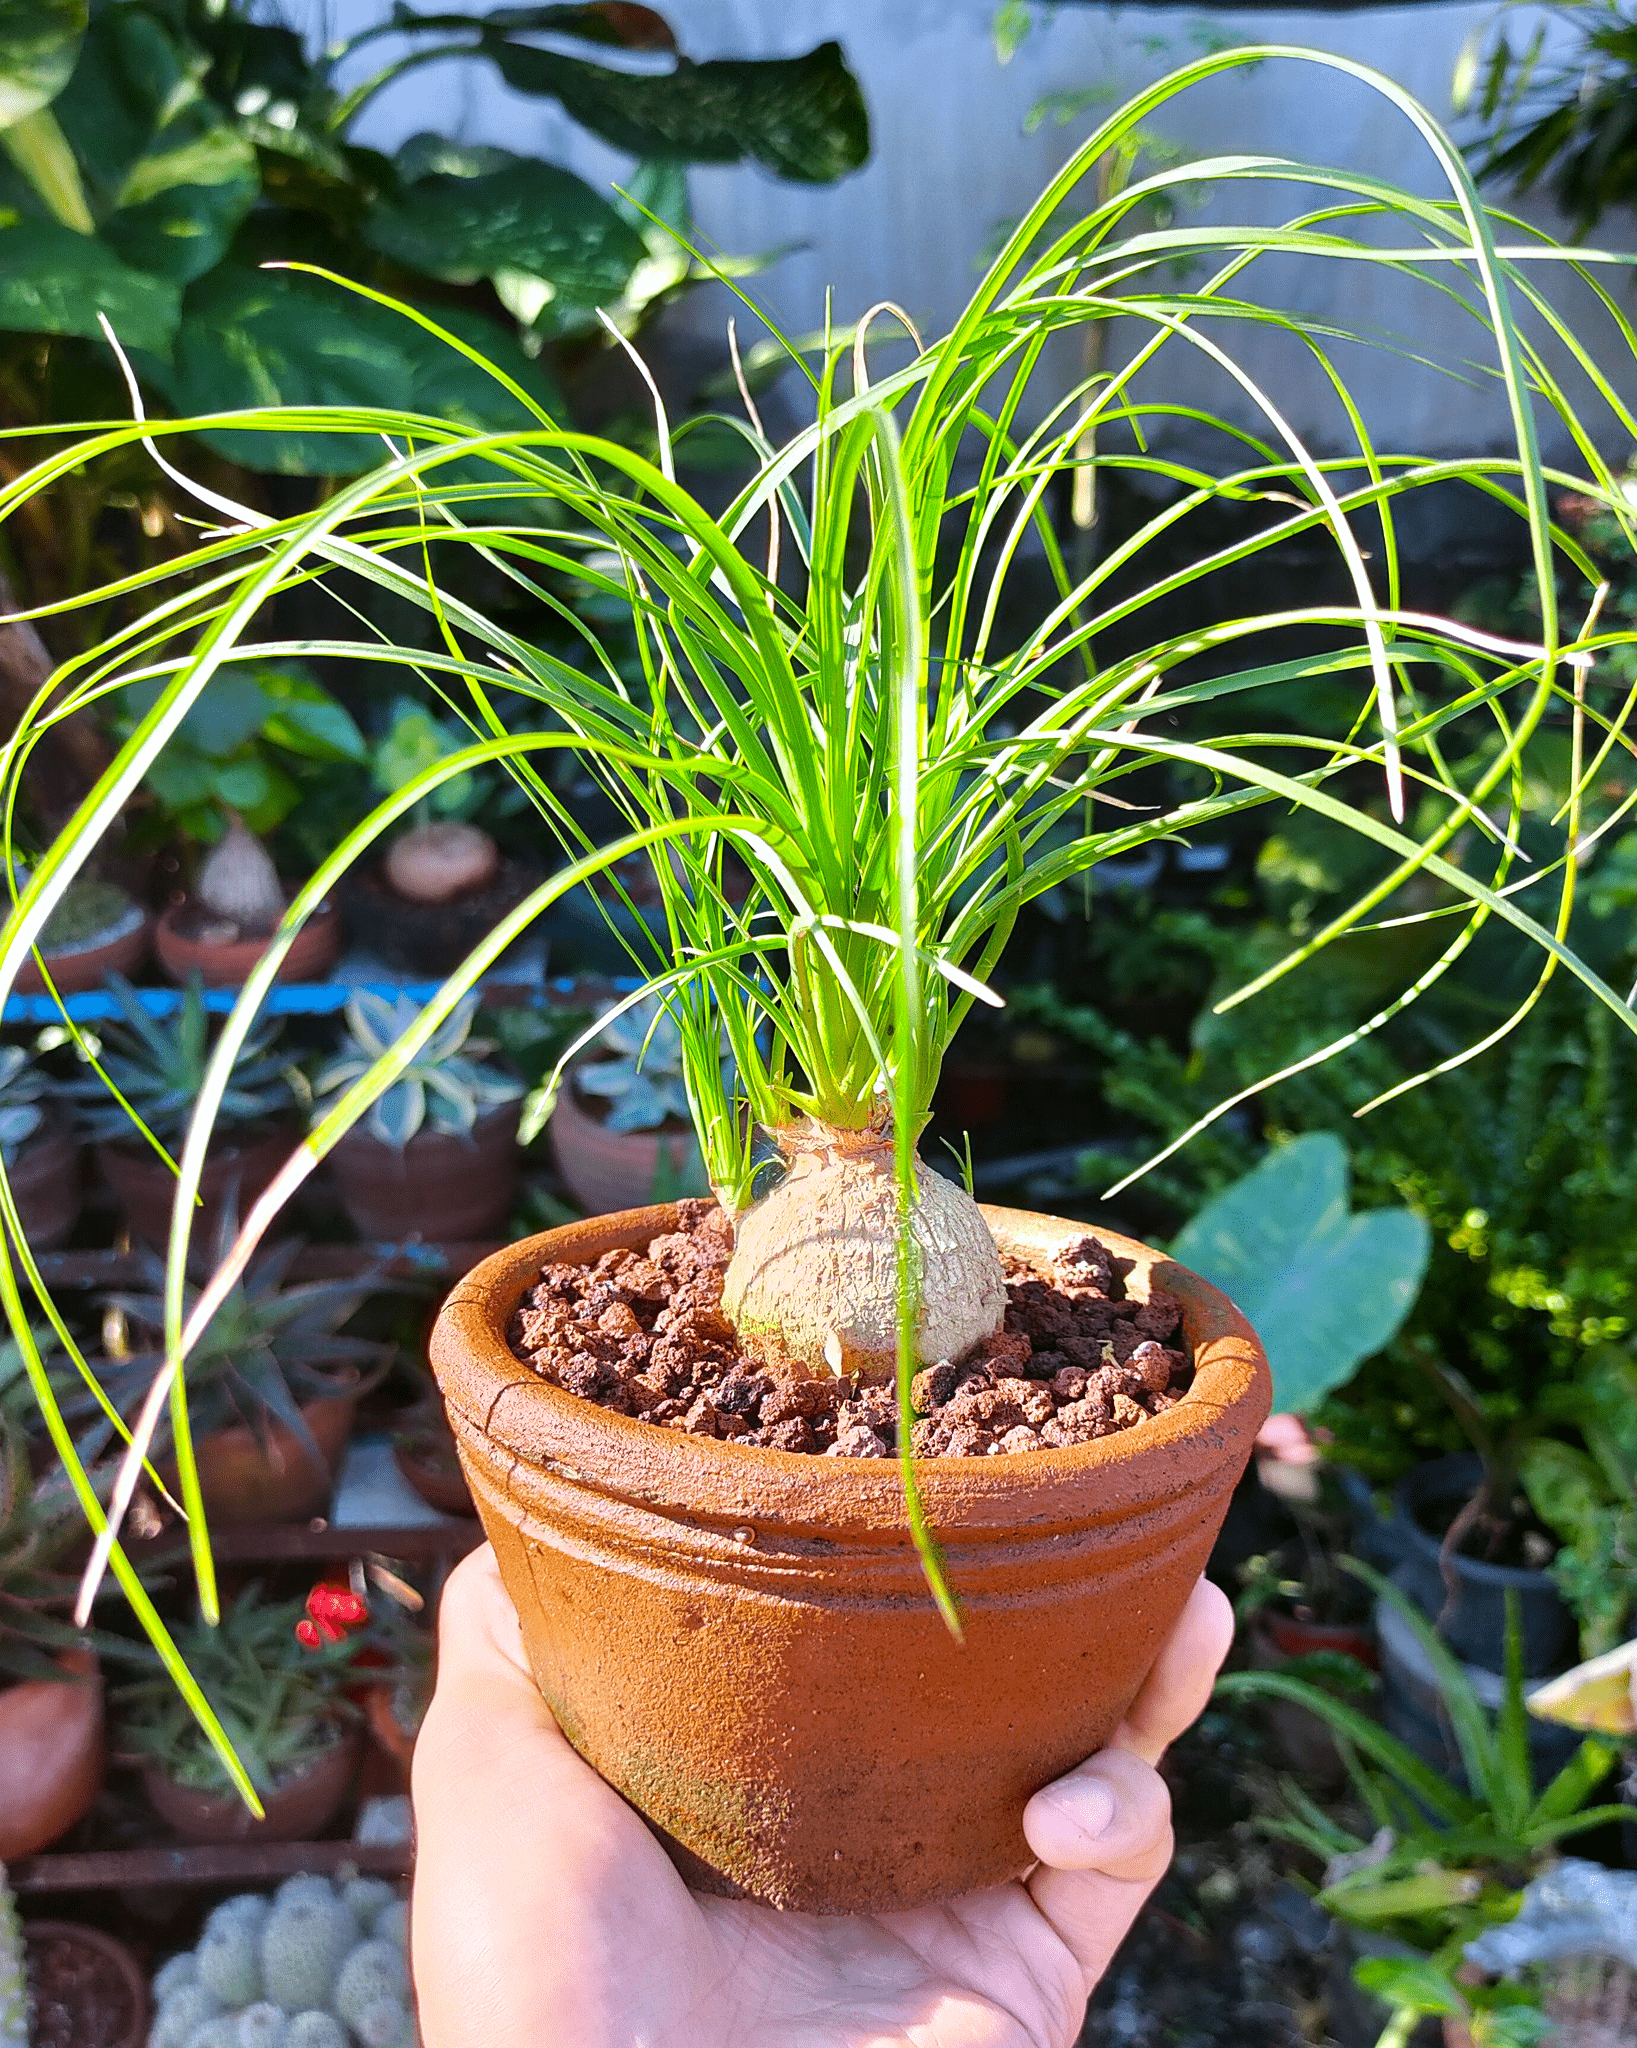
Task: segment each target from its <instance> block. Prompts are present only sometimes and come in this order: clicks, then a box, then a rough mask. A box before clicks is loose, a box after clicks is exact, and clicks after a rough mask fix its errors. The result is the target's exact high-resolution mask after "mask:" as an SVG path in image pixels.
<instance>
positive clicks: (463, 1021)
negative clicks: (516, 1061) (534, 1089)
mask: <svg viewBox="0 0 1637 2048" xmlns="http://www.w3.org/2000/svg"><path fill="white" fill-rule="evenodd" d="M344 1015H345V1017H346V1023H347V1043H346V1045H345V1047H344V1048H343V1049H342V1051H341V1052H340V1053H338V1054H337V1056H336V1057H335V1058H334V1059H333V1060H331V1061H330V1062H329V1063H328V1064H327V1065H326V1066H324V1067H322V1068H321V1069H320V1070H319V1072H318V1073H317V1074H316V1075H315V1076H314V1077H313V1095H314V1098H315V1102H316V1104H317V1112H318V1115H319V1116H320V1117H322V1116H323V1114H324V1105H325V1104H326V1102H329V1101H331V1100H333V1099H334V1098H335V1097H337V1096H339V1095H341V1094H343V1093H344V1092H345V1091H346V1090H347V1089H348V1088H350V1087H351V1086H352V1084H353V1083H354V1082H355V1081H357V1080H359V1079H360V1078H361V1077H362V1076H363V1075H365V1074H367V1073H368V1072H369V1071H370V1069H371V1068H372V1067H373V1066H374V1065H375V1063H376V1061H377V1060H379V1059H381V1058H383V1057H384V1056H385V1055H386V1054H387V1053H389V1052H390V1051H391V1049H392V1047H393V1046H394V1045H395V1044H396V1043H397V1041H398V1040H399V1039H400V1038H401V1037H402V1036H403V1034H404V1033H405V1032H406V1031H408V1030H409V1029H410V1028H411V1027H412V1026H413V1025H414V1023H415V1020H416V1017H417V1016H418V1015H419V1006H418V1005H417V1004H416V1003H414V1002H412V1001H411V1000H410V998H409V997H408V996H402V995H399V996H380V995H374V994H372V993H371V992H370V991H369V990H368V989H360V990H359V991H358V993H357V994H356V995H355V996H353V997H352V998H351V999H350V1001H349V1002H348V1004H347V1007H346V1010H345V1012H344ZM476 1016H477V997H476V996H475V995H471V996H468V997H467V998H466V999H465V1001H464V1002H461V1003H458V1004H457V1005H456V1006H455V1008H454V1010H453V1011H452V1012H451V1013H450V1014H449V1015H448V1016H447V1017H446V1018H445V1019H444V1020H443V1022H442V1023H441V1024H440V1025H439V1026H438V1028H437V1030H436V1031H434V1032H433V1034H432V1035H431V1037H430V1038H429V1039H427V1041H426V1043H425V1044H424V1045H423V1046H422V1047H421V1049H420V1051H419V1052H418V1053H417V1054H416V1055H415V1057H414V1059H413V1060H412V1061H411V1062H410V1063H409V1065H408V1066H406V1067H405V1068H404V1069H403V1070H402V1071H401V1072H400V1073H399V1075H398V1078H397V1079H396V1080H395V1081H394V1082H393V1083H392V1086H391V1087H390V1088H388V1089H387V1090H386V1091H385V1092H384V1093H383V1094H381V1095H379V1096H377V1098H376V1100H375V1102H374V1104H373V1105H372V1107H371V1109H370V1112H369V1115H368V1117H367V1118H366V1120H365V1128H366V1129H367V1130H369V1131H370V1133H371V1134H372V1135H373V1136H375V1137H377V1138H379V1139H380V1141H381V1143H382V1144H383V1145H390V1146H392V1147H393V1149H394V1150H395V1151H399V1152H401V1151H402V1150H403V1148H404V1147H405V1146H406V1145H407V1144H408V1143H409V1141H410V1139H411V1138H413V1137H414V1135H415V1133H416V1132H417V1131H419V1130H422V1129H426V1130H429V1131H438V1132H441V1133H444V1134H445V1135H448V1136H455V1137H462V1136H466V1135H468V1134H469V1133H470V1132H471V1130H472V1127H473V1126H474V1125H475V1124H476V1122H477V1120H478V1118H479V1117H480V1116H481V1115H482V1114H483V1113H484V1111H485V1110H490V1109H498V1108H499V1107H500V1105H501V1104H502V1103H503V1102H516V1101H517V1100H518V1098H519V1097H520V1096H521V1095H522V1093H523V1084H522V1082H521V1081H519V1080H518V1079H517V1078H516V1076H515V1075H513V1074H504V1073H500V1072H499V1071H497V1070H496V1069H495V1068H493V1067H490V1066H487V1065H486V1064H485V1062H486V1061H487V1060H488V1057H489V1055H490V1054H491V1053H492V1052H493V1051H494V1046H493V1045H492V1044H491V1043H490V1042H489V1041H488V1040H487V1039H481V1038H474V1037H473V1036H472V1024H473V1022H474V1020H475V1018H476Z"/></svg>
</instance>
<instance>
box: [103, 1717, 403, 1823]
mask: <svg viewBox="0 0 1637 2048" xmlns="http://www.w3.org/2000/svg"><path fill="white" fill-rule="evenodd" d="M363 1748H364V1730H363V1726H362V1724H361V1723H359V1722H357V1721H345V1722H342V1723H341V1724H340V1725H339V1728H338V1730H337V1734H336V1739H335V1741H334V1742H333V1743H331V1745H330V1747H329V1748H328V1749H326V1750H323V1751H322V1752H321V1753H320V1754H319V1755H318V1756H315V1757H314V1758H313V1760H312V1762H311V1763H309V1764H304V1765H303V1766H302V1768H301V1769H300V1770H299V1771H296V1772H294V1773H293V1774H292V1775H291V1776H290V1777H288V1778H285V1779H284V1780H282V1782H280V1783H279V1784H277V1785H275V1786H274V1787H273V1789H272V1790H271V1791H270V1792H264V1793H263V1794H262V1796H261V1803H262V1805H263V1807H264V1808H265V1809H266V1815H267V1817H266V1819H265V1820H257V1819H256V1817H255V1815H254V1814H253V1813H252V1812H251V1811H250V1809H249V1807H248V1806H246V1805H245V1803H244V1801H243V1800H242V1799H240V1797H239V1795H238V1793H237V1792H201V1791H198V1790H196V1789H195V1788H194V1787H193V1786H191V1785H178V1784H177V1782H176V1780H175V1779H174V1778H169V1777H167V1776H166V1775H165V1770H164V1767H163V1766H162V1765H160V1764H156V1763H155V1764H148V1765H146V1766H145V1767H144V1769H143V1772H142V1789H143V1790H144V1791H145V1792H146V1793H147V1795H148V1804H149V1805H150V1806H151V1807H152V1808H153V1810H154V1812H155V1813H157V1814H158V1816H159V1818H160V1819H161V1820H162V1821H164V1822H165V1823H166V1825H167V1826H168V1827H170V1828H171V1829H173V1830H174V1831H175V1832H176V1833H177V1834H178V1835H180V1836H181V1837H182V1840H183V1841H184V1842H310V1841H314V1840H316V1839H317V1838H318V1837H319V1836H320V1835H322V1834H323V1832H324V1830H325V1828H327V1827H328V1826H329V1824H330V1822H331V1821H332V1820H334V1818H335V1816H336V1814H337V1813H338V1812H339V1811H340V1810H341V1803H342V1801H343V1800H344V1799H345V1798H346V1796H347V1794H348V1793H349V1792H350V1791H351V1790H352V1787H353V1780H354V1779H355V1778H356V1777H357V1775H358V1763H359V1758H360V1757H361V1756H362V1754H363Z"/></svg>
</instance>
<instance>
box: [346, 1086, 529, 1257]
mask: <svg viewBox="0 0 1637 2048" xmlns="http://www.w3.org/2000/svg"><path fill="white" fill-rule="evenodd" d="M518 1114H519V1105H518V1104H517V1103H515V1102H505V1103H501V1104H500V1105H499V1106H498V1107H496V1108H494V1109H491V1110H490V1111H489V1112H488V1114H487V1115H486V1116H480V1117H479V1118H478V1120H477V1122H476V1124H474V1125H473V1127H472V1130H471V1132H470V1134H469V1135H468V1136H466V1137H461V1136H458V1135H449V1134H446V1133H444V1132H441V1131H426V1130H421V1131H417V1132H416V1133H415V1135H414V1137H412V1138H411V1139H410V1141H409V1143H408V1144H407V1145H405V1146H404V1147H403V1148H402V1149H401V1150H400V1148H399V1147H398V1146H396V1145H388V1144H385V1143H384V1142H383V1141H382V1140H381V1139H380V1138H377V1137H375V1136H374V1135H373V1133H372V1132H370V1131H368V1130H366V1129H364V1128H363V1126H362V1125H355V1126H354V1128H353V1129H352V1130H350V1131H349V1132H348V1133H347V1135H346V1136H345V1137H344V1138H343V1139H342V1140H341V1142H340V1144H339V1145H337V1146H336V1148H335V1150H334V1151H333V1152H332V1153H331V1154H330V1167H331V1170H332V1171H333V1173H334V1175H335V1180H336V1184H337V1186H338V1187H339V1189H340V1193H341V1205H342V1207H343V1208H344V1209H345V1210H346V1212H347V1214H348V1216H349V1217H350V1218H351V1220H352V1226H353V1228H354V1229H355V1230H356V1231H357V1232H358V1234H359V1236H360V1237H365V1238H369V1239H370V1240H371V1241H372V1242H376V1243H388V1244H401V1243H402V1242H403V1241H404V1240H405V1239H406V1238H419V1239H421V1240H422V1241H423V1242H424V1243H427V1244H460V1243H462V1242H463V1241H465V1240H468V1239H471V1238H482V1237H486V1238H489V1239H490V1241H491V1242H492V1241H493V1240H494V1236H495V1233H496V1231H497V1230H499V1229H500V1228H501V1226H502V1225H503V1224H504V1223H505V1221H506V1218H507V1217H508V1216H509V1215H510V1214H511V1207H512V1203H513V1201H514V1200H515V1199H516V1196H517V1168H518V1152H517V1119H518Z"/></svg>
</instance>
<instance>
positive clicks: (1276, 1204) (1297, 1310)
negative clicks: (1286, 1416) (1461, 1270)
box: [1171, 1131, 1432, 1415]
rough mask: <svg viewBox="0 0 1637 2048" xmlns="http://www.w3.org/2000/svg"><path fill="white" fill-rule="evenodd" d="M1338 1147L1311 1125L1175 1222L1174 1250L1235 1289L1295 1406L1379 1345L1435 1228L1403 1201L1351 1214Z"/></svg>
mask: <svg viewBox="0 0 1637 2048" xmlns="http://www.w3.org/2000/svg"><path fill="white" fill-rule="evenodd" d="M1348 1182H1349V1171H1348V1162H1347V1148H1346V1146H1344V1145H1343V1144H1342V1142H1341V1140H1340V1139H1339V1138H1337V1137H1335V1136H1334V1135H1333V1134H1332V1133H1330V1132H1328V1131H1320V1132H1312V1133H1309V1134H1308V1135H1307V1136H1305V1137H1300V1138H1297V1139H1294V1140H1293V1141H1292V1142H1291V1143H1290V1144H1288V1145H1282V1146H1280V1147H1279V1149H1278V1150H1277V1151H1275V1152H1273V1153H1271V1154H1270V1155H1269V1156H1268V1157H1267V1158H1266V1159H1265V1160H1264V1161H1263V1162H1262V1164H1261V1165H1260V1166H1258V1167H1257V1168H1256V1169H1255V1171H1254V1172H1252V1173H1249V1174H1247V1175H1246V1176H1245V1178H1244V1179H1243V1180H1241V1181H1236V1182H1235V1183H1234V1185H1233V1186H1232V1187H1229V1188H1225V1189H1224V1190H1223V1191H1222V1193H1221V1194H1220V1195H1218V1196H1216V1197H1215V1199H1214V1200H1213V1201H1211V1202H1209V1203H1208V1204H1207V1205H1206V1206H1205V1208H1203V1209H1202V1210H1201V1211H1200V1212H1199V1214H1198V1215H1197V1216H1194V1217H1192V1218H1191V1219H1190V1220H1189V1221H1188V1222H1187V1223H1186V1224H1184V1226H1183V1228H1182V1230H1181V1231H1180V1232H1179V1233H1178V1235H1177V1238H1176V1240H1175V1242H1174V1243H1173V1245H1172V1247H1171V1251H1172V1255H1173V1256H1174V1257H1175V1258H1176V1259H1177V1261H1178V1262H1179V1263H1180V1264H1182V1265H1184V1266H1188V1267H1191V1268H1192V1269H1193V1271H1194V1272H1196V1273H1199V1274H1201V1275H1202V1276H1203V1277H1204V1278H1205V1279H1207V1280H1210V1281H1212V1282H1213V1283H1214V1284H1215V1285H1216V1286H1218V1287H1220V1288H1222V1289H1223V1290H1224V1291H1225V1292H1226V1293H1228V1294H1229V1295H1231V1296H1232V1298H1233V1300H1234V1301H1235V1303H1236V1304H1237V1305H1238V1306H1239V1308H1241V1309H1242V1310H1243V1311H1244V1313H1245V1315H1246V1316H1247V1317H1248V1318H1249V1320H1250V1323H1251V1326H1252V1328H1253V1329H1254V1330H1255V1331H1256V1334H1257V1335H1258V1336H1259V1337H1260V1338H1261V1340H1262V1343H1263V1346H1264V1347H1265V1349H1266V1351H1267V1354H1268V1363H1269V1365H1270V1366H1271V1367H1272V1369H1273V1401H1274V1406H1275V1408H1277V1409H1280V1410H1282V1411H1285V1412H1288V1413H1292V1414H1298V1415H1299V1414H1303V1413H1305V1412H1306V1411H1307V1410H1308V1409H1310V1408H1312V1407H1313V1406H1314V1405H1315V1404H1316V1403H1317V1402H1319V1401H1320V1400H1322V1399H1323V1397H1324V1396H1325V1395H1326V1394H1328V1393H1331V1392H1332V1391H1333V1390H1334V1389H1335V1388H1337V1387H1339V1386H1341V1385H1343V1384H1344V1383H1345V1382H1346V1381H1347V1380H1348V1379H1350V1378H1351V1377H1352V1375H1353V1373H1354V1372H1355V1371H1356V1369H1357V1368H1358V1366H1359V1364H1360V1362H1361V1361H1362V1360H1364V1359H1366V1358H1368V1357H1369V1356H1370V1355H1371V1354H1372V1352H1376V1351H1379V1350H1380V1349H1381V1348H1382V1346H1383V1345H1384V1344H1386V1343H1387V1342H1388V1340H1389V1339H1390V1338H1391V1337H1392V1336H1393V1334H1394V1332H1395V1331H1396V1330H1397V1329H1398V1327H1399V1325H1400V1324H1401V1323H1402V1322H1403V1320H1404V1318H1405V1316H1407V1315H1408V1314H1409V1312H1410V1309H1411V1308H1412V1307H1413V1306H1414V1303H1415V1297H1416V1293H1417V1291H1418V1290H1419V1288H1420V1285H1421V1279H1422V1276H1423V1274H1424V1273H1425V1272H1426V1269H1427V1258H1428V1255H1429V1253H1430V1251H1431V1248H1432V1233H1431V1230H1430V1228H1429V1226H1428V1224H1427V1220H1426V1218H1425V1217H1424V1216H1419V1215H1417V1214H1416V1213H1415V1212H1414V1211H1413V1210H1409V1209H1375V1210H1371V1211H1369V1212H1367V1213H1365V1214H1362V1215H1358V1214H1354V1213H1353V1212H1352V1211H1351V1210H1350V1209H1349V1207H1348Z"/></svg>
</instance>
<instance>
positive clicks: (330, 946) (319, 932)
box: [154, 903, 341, 988]
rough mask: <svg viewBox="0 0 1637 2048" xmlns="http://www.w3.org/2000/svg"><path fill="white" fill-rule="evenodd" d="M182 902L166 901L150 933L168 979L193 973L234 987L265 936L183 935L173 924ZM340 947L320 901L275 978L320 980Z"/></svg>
mask: <svg viewBox="0 0 1637 2048" xmlns="http://www.w3.org/2000/svg"><path fill="white" fill-rule="evenodd" d="M186 907H187V906H186V905H185V904H172V906H171V907H170V909H169V910H167V911H165V912H164V913H163V915H162V916H161V917H160V920H159V925H158V928H157V930H156V931H155V933H154V951H155V952H156V953H157V954H158V955H159V964H160V965H161V966H162V967H163V968H164V970H165V972H166V973H167V974H168V975H169V976H170V978H171V980H172V981H187V980H188V979H189V978H190V976H192V975H195V974H197V975H198V977H199V979H200V980H201V981H202V982H203V983H204V984H205V986H206V988H238V987H240V986H241V984H242V983H243V982H244V979H245V977H246V976H247V975H248V974H249V972H250V970H251V968H253V967H254V966H255V964H256V962H257V961H258V960H259V959H260V958H261V956H262V955H263V953H265V952H266V951H267V943H268V942H267V941H266V939H234V940H232V941H231V942H230V943H228V944H226V945H223V944H221V943H220V942H219V941H218V942H216V943H214V944H213V943H211V942H210V941H208V940H205V939H190V938H187V937H186V936H185V935H184V934H183V932H182V931H181V930H180V929H179V926H178V919H179V918H180V915H181V913H182V911H183V910H184V909H185V908H186ZM340 951H341V921H340V919H339V918H338V917H337V916H336V914H335V906H334V904H331V903H325V904H322V905H320V907H319V908H318V909H317V910H315V911H314V912H313V914H312V916H311V917H310V918H308V920H307V922H306V923H305V924H304V925H303V926H302V927H301V930H300V931H299V932H297V934H296V937H295V943H294V944H293V945H292V946H291V948H290V950H289V952H288V953H286V954H285V956H284V965H283V966H282V967H281V968H280V969H279V971H278V979H279V980H280V981H322V980H323V979H324V977H325V975H326V974H328V973H329V971H330V969H331V968H332V967H333V966H334V965H335V961H336V956H337V954H338V953H339V952H340Z"/></svg>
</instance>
